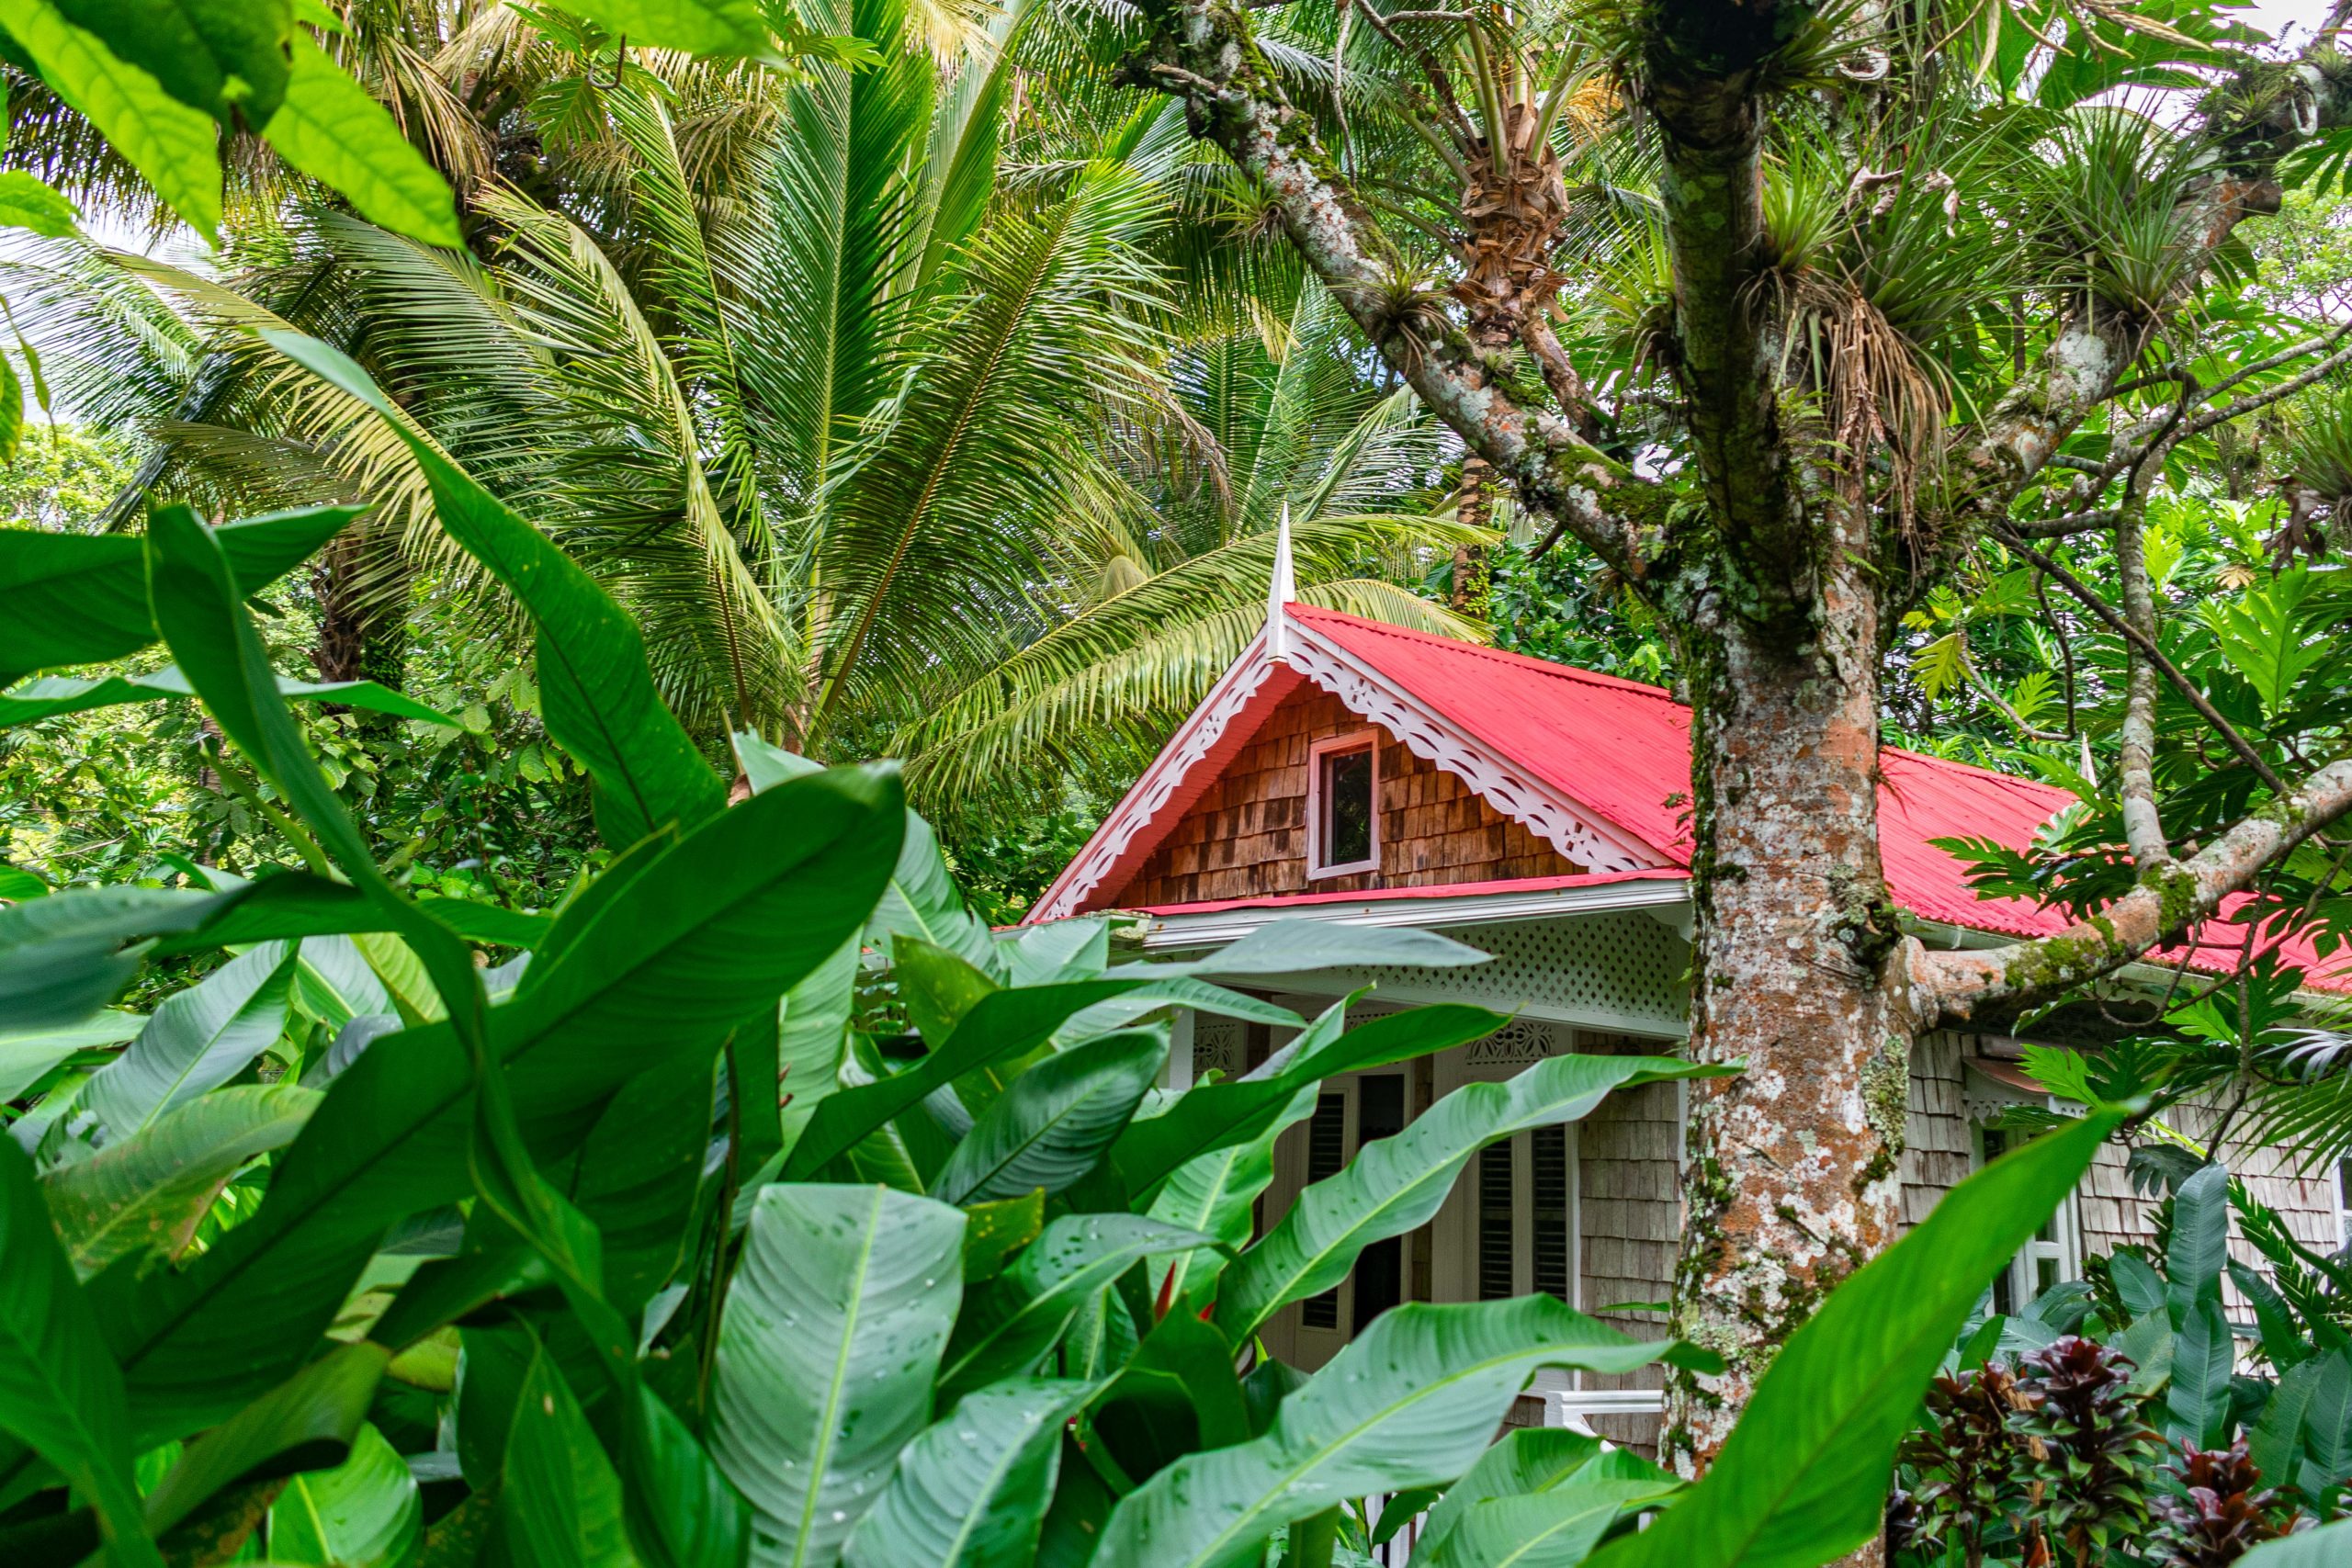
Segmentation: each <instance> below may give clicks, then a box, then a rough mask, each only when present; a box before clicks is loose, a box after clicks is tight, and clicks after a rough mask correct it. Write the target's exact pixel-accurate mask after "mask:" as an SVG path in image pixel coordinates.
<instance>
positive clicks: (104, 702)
mask: <svg viewBox="0 0 2352 1568" xmlns="http://www.w3.org/2000/svg"><path fill="white" fill-rule="evenodd" d="M277 690H278V693H279V694H280V695H282V696H288V697H300V698H303V699H305V700H307V701H311V702H322V703H340V704H342V705H344V706H345V707H354V708H366V709H367V710H368V711H369V712H371V713H381V714H390V715H391V716H393V717H395V718H413V719H419V720H422V721H423V722H424V723H426V724H439V725H447V726H449V727H451V728H455V727H456V726H457V723H458V721H457V720H456V719H454V718H451V717H450V716H448V715H447V714H446V713H443V712H441V711H440V710H439V709H438V708H430V707H427V706H425V705H424V704H423V703H420V702H418V701H417V700H416V699H415V698H413V697H406V696H402V695H401V694H400V693H398V692H395V691H393V690H392V689H391V688H390V687H389V686H382V685H379V684H378V683H377V682H373V681H296V680H290V679H288V678H287V677H286V676H283V675H281V676H279V677H278V680H277ZM194 694H195V691H194V689H193V688H192V687H190V686H189V685H188V683H187V678H186V677H184V676H183V675H181V674H180V672H179V671H177V670H174V669H171V668H169V667H166V668H164V669H162V670H158V671H155V672H154V673H153V674H152V675H108V676H106V677H104V678H103V679H100V680H95V681H76V680H71V679H68V678H67V677H64V676H62V675H45V676H42V677H40V678H39V679H37V680H32V681H28V682H25V683H24V684H23V685H21V686H17V687H14V688H12V689H11V690H9V691H6V692H0V729H5V728H8V727H9V726H11V725H18V724H31V723H34V722H36V721H37V720H40V719H44V718H55V717H57V716H59V715H61V714H69V713H88V712H91V711H92V710H93V709H96V708H107V707H119V706H121V705H123V704H125V703H153V702H167V701H170V700H172V699H174V698H177V697H187V696H193V695H194Z"/></svg>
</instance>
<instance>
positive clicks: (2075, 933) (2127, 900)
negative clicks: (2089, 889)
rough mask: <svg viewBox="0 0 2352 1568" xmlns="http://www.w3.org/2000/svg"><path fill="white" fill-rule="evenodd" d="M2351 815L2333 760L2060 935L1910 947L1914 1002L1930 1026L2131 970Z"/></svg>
mask: <svg viewBox="0 0 2352 1568" xmlns="http://www.w3.org/2000/svg"><path fill="white" fill-rule="evenodd" d="M2347 811H2352V759H2346V760H2343V761H2335V762H2331V763H2329V764H2328V765H2327V766H2325V767H2324V768H2322V769H2320V770H2319V771H2318V772H2317V773H2313V774H2312V776H2311V777H2310V778H2309V779H2307V780H2305V781H2304V783H2303V785H2302V787H2301V789H2299V790H2297V791H2295V792H2294V793H2292V794H2290V795H2281V796H2280V797H2279V798H2278V799H2276V800H2273V801H2272V802H2270V804H2269V805H2267V806H2266V807H2263V809H2261V810H2260V811H2257V812H2256V813H2255V814H2254V815H2253V816H2250V817H2247V818H2244V819H2243V820H2241V821H2239V822H2238V823H2237V824H2236V825H2235V826H2233V827H2232V828H2231V829H2229V831H2227V832H2225V833H2223V834H2222V836H2221V837H2220V838H2218V839H2215V840H2213V841H2212V842H2211V844H2209V845H2207V846H2206V847H2205V848H2204V849H2202V850H2200V851H2199V852H2197V853H2196V854H2194V855H2191V856H2189V857H2188V859H2186V860H2180V861H2175V862H2173V863H2171V864H2169V865H2165V866H2158V867H2151V868H2149V869H2147V870H2145V871H2143V872H2142V874H2141V877H2140V883H2139V886H2136V887H2134V888H2132V890H2131V892H2129V893H2126V894H2124V895H2123V896H2122V897H2120V898H2117V899H2115V900H2114V901H2113V902H2111V903H2109V905H2108V906H2107V907H2106V908H2103V909H2101V910H2100V911H2099V912H2098V914H2097V915H2096V916H2093V917H2092V918H2091V919H2086V920H2079V921H2077V922H2075V924H2074V925H2072V926H2069V927H2068V928H2067V929H2066V930H2065V931H2062V932H2060V933H2059V934H2058V935H2056V936H2048V937H2038V938H2035V939H2034V940H2032V941H2030V942H2010V943H2007V944H2005V945H2003V946H2000V947H1996V948H1984V949H1979V950H1976V951H1973V952H1958V953H1930V952H1928V951H1927V950H1926V949H1925V948H1918V947H1915V948H1914V950H1913V952H1912V962H1911V978H1912V986H1913V1006H1914V1009H1915V1010H1916V1011H1917V1015H1918V1017H1919V1018H1920V1019H1921V1020H1923V1021H1925V1022H1927V1023H1932V1021H1935V1020H1936V1019H1938V1018H1948V1019H1953V1020H1961V1021H1965V1020H1968V1019H1972V1018H1975V1017H1977V1016H1979V1015H1980V1014H1983V1013H1985V1011H1986V1010H1992V1009H2007V1008H2011V1007H2017V1006H2022V1005H2025V1004H2028V1003H2031V1002H2035V1001H2041V1000H2045V999H2047V998H2052V997H2055V996H2059V995H2061V994H2063V993H2064V992H2065V991H2067V990H2069V989H2071V988H2073V987H2076V986H2079V985H2082V984H2084V983H2085V982H2086V981H2089V980H2095V979H2097V978H2098V977H2099V976H2102V975H2105V974H2109V973H2110V972H2112V971H2113V970H2115V969H2118V968H2120V967H2121V966H2122V965H2123V964H2129V963H2130V962H2131V961H2132V960H2133V959H2135V958H2137V957H2139V956H2140V955H2141V954H2143V953H2146V952H2148V951H2149V950H2150V949H2151V948H2154V947H2156V946H2158V945H2159V944H2161V943H2163V942H2166V941H2169V940H2171V939H2172V938H2174V937H2176V936H2177V935H2178V934H2180V933H2181V932H2183V931H2188V930H2190V929H2192V928H2194V927H2195V926H2197V925H2198V924H2199V923H2201V922H2202V921H2204V920H2207V919H2211V918H2212V916H2214V915H2215V914H2217V913H2219V912H2220V910H2221V908H2222V903H2223V902H2224V901H2226V900H2227V899H2228V898H2229V897H2231V896H2232V895H2233V894H2237V893H2243V892H2245V890H2246V889H2247V888H2248V887H2249V886H2251V885H2252V884H2253V882H2254V879H2255V877H2256V875H2257V874H2259V873H2260V872H2261V871H2262V869H2263V868H2264V867H2265V866H2267V865H2268V864H2270V863H2272V862H2273V861H2276V860H2277V859H2278V857H2279V856H2281V855H2283V854H2286V853H2287V852H2290V851H2291V850H2293V849H2294V848H2295V847H2296V846H2297V845H2299V844H2301V843H2302V842H2303V841H2304V840H2307V839H2310V838H2311V837H2312V835H2314V834H2316V833H2319V832H2321V831H2323V830H2324V829H2326V828H2327V827H2328V825H2329V824H2331V823H2333V822H2335V820H2336V819H2337V818H2341V817H2342V816H2344V815H2345V813H2346V812H2347Z"/></svg>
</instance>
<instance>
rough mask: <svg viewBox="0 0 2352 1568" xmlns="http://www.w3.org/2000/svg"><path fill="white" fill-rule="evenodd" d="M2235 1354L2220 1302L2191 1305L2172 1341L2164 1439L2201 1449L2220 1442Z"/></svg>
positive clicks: (2203, 1300) (2211, 1300) (2206, 1298)
mask: <svg viewBox="0 0 2352 1568" xmlns="http://www.w3.org/2000/svg"><path fill="white" fill-rule="evenodd" d="M2237 1355H2238V1352H2237V1341H2236V1339H2235V1338H2234V1337H2233V1336H2232V1335H2231V1333H2230V1320H2229V1319H2228V1318H2227V1317H2226V1316H2224V1315H2223V1314H2222V1303H2221V1302H2220V1300H2219V1299H2218V1298H2216V1297H2211V1296H2202V1297H2199V1299H2198V1300H2196V1301H2194V1302H2192V1303H2189V1306H2188V1312H2187V1313H2186V1314H2184V1315H2183V1317H2182V1319H2181V1325H2180V1329H2179V1332H2178V1333H2177V1334H2175V1335H2174V1336H2173V1342H2172V1380H2171V1382H2170V1384H2169V1385H2168V1386H2167V1387H2166V1389H2165V1437H2167V1438H2171V1439H2172V1440H2174V1441H2175V1442H2185V1443H2191V1444H2194V1445H2196V1446H2197V1447H2199V1448H2211V1447H2214V1446H2216V1445H2217V1444H2219V1443H2220V1442H2221V1441H2222V1437H2223V1432H2222V1427H2223V1426H2224V1424H2225V1423H2226V1422H2227V1421H2228V1419H2229V1415H2230V1373H2231V1372H2232V1371H2234V1370H2235V1369H2236V1366H2237Z"/></svg>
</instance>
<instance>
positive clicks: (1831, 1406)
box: [1592, 1110, 2123, 1568]
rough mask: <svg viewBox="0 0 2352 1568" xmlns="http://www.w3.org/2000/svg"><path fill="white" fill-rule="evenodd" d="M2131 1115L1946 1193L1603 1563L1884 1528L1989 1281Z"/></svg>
mask: <svg viewBox="0 0 2352 1568" xmlns="http://www.w3.org/2000/svg"><path fill="white" fill-rule="evenodd" d="M2122 1119H2123V1112H2122V1111H2116V1110H2099V1111H2092V1112H2091V1113H2090V1114H2089V1115H2087V1116H2086V1117H2084V1118H2083V1119H2082V1120H2081V1121H2080V1122H2075V1124H2074V1125H2073V1126H2071V1127H2068V1128H2066V1129H2064V1131H2062V1132H2058V1133H2053V1134H2050V1135H2049V1136H2047V1137H2043V1138H2039V1139H2037V1140H2035V1141H2034V1142H2032V1143H2030V1144H2028V1145H2025V1146H2024V1147H2022V1148H2018V1149H2015V1150H2012V1151H2011V1152H2009V1153H2007V1154H2006V1155H2003V1156H2001V1157H2000V1158H1999V1159H1996V1160H1995V1161H1993V1162H1992V1163H1991V1164H1989V1165H1987V1166H1986V1167H1985V1168H1984V1169H1983V1170H1980V1171H1978V1172H1977V1173H1976V1174H1975V1175H1974V1176H1972V1177H1970V1178H1969V1179H1967V1180H1966V1181H1963V1182H1962V1183H1961V1184H1960V1185H1959V1186H1958V1187H1955V1188H1953V1189H1952V1190H1951V1191H1950V1192H1948V1193H1946V1194H1944V1197H1943V1201H1941V1202H1939V1203H1938V1204H1937V1205H1936V1207H1935V1209H1934V1210H1933V1211H1932V1212H1931V1213H1929V1214H1928V1217H1927V1219H1926V1220H1924V1221H1922V1222H1921V1223H1920V1224H1918V1225H1917V1227H1915V1228H1914V1229H1913V1230H1912V1232H1911V1234H1910V1235H1906V1236H1905V1237H1904V1238H1903V1239H1902V1240H1901V1241H1899V1242H1897V1243H1895V1244H1894V1247H1890V1248H1888V1249H1887V1250H1886V1251H1885V1252H1884V1253H1882V1254H1881V1255H1880V1256H1879V1257H1878V1258H1875V1259H1873V1260H1872V1261H1871V1262H1870V1263H1868V1264H1866V1265H1865V1266H1863V1268H1862V1269H1860V1270H1859V1271H1857V1272H1856V1273H1855V1274H1854V1275H1853V1276H1852V1277H1851V1278H1849V1279H1848V1280H1846V1282H1845V1283H1844V1284H1842V1285H1840V1286H1838V1289H1837V1290H1835V1291H1833V1292H1830V1295H1829V1299H1828V1300H1827V1301H1826V1302H1825V1303H1823V1304H1822V1305H1821V1307H1820V1309H1819V1310H1818V1311H1816V1312H1815V1314H1813V1316H1812V1317H1811V1318H1809V1319H1807V1320H1806V1321H1805V1323H1804V1325H1803V1326H1801V1327H1800V1328H1798V1330H1797V1331H1796V1332H1795V1333H1794V1334H1793V1335H1792V1336H1790V1337H1789V1340H1788V1343H1787V1344H1785V1345H1784V1346H1782V1347H1781V1352H1780V1354H1779V1355H1777V1356H1776V1357H1774V1358H1773V1359H1772V1365H1771V1368H1770V1371H1767V1372H1766V1373H1765V1375H1764V1377H1763V1380H1762V1381H1761V1382H1758V1384H1757V1388H1756V1393H1754V1395H1753V1396H1751V1397H1750V1398H1749V1400H1748V1402H1747V1410H1746V1411H1745V1412H1744V1413H1743V1414H1742V1416H1740V1419H1739V1422H1738V1424H1737V1425H1736V1426H1735V1427H1733V1428H1732V1433H1731V1437H1730V1438H1729V1439H1728V1440H1727V1441H1726V1442H1725V1443H1724V1448H1723V1451H1722V1452H1721V1453H1720V1454H1718V1455H1717V1456H1716V1458H1715V1462H1714V1464H1713V1466H1712V1467H1711V1468H1710V1469H1709V1470H1708V1472H1707V1473H1706V1475H1705V1476H1704V1478H1702V1480H1701V1481H1700V1483H1699V1484H1698V1485H1697V1486H1695V1487H1694V1488H1692V1489H1691V1491H1690V1492H1689V1493H1687V1494H1685V1495H1683V1497H1682V1499H1681V1501H1679V1502H1678V1503H1676V1504H1675V1505H1674V1506H1671V1507H1668V1508H1667V1509H1666V1510H1665V1511H1664V1512H1663V1513H1661V1514H1660V1515H1659V1516H1658V1517H1657V1518H1656V1519H1655V1520H1653V1521H1652V1522H1651V1524H1650V1526H1649V1528H1648V1529H1645V1530H1643V1531H1642V1532H1641V1534H1639V1535H1637V1536H1634V1537H1633V1538H1632V1539H1631V1540H1621V1541H1616V1542H1613V1543H1611V1544H1610V1545H1608V1546H1605V1547H1603V1548H1601V1550H1600V1552H1599V1554H1598V1555H1596V1556H1595V1557H1594V1558H1593V1559H1592V1563H1593V1568H1733V1565H1734V1564H1737V1565H1738V1568H1817V1565H1818V1564H1820V1563H1823V1562H1828V1561H1830V1560H1831V1559H1833V1558H1835V1557H1836V1556H1837V1555H1838V1553H1840V1552H1843V1551H1850V1550H1851V1549H1852V1548H1854V1547H1856V1546H1859V1545H1860V1544H1861V1543H1862V1542H1863V1541H1865V1540H1871V1538H1873V1537H1874V1536H1876V1535H1877V1534H1878V1532H1879V1530H1880V1529H1881V1528H1882V1527H1883V1523H1884V1515H1885V1498H1886V1487H1887V1480H1888V1477H1889V1476H1890V1475H1891V1474H1892V1473H1893V1472H1894V1450H1895V1445H1896V1444H1897V1443H1899V1442H1900V1441H1901V1440H1902V1438H1903V1435H1904V1433H1905V1432H1906V1431H1908V1430H1909V1429H1910V1426H1911V1418H1912V1415H1913V1413H1914V1412H1915V1411H1916V1410H1917V1406H1918V1402H1919V1397H1920V1394H1921V1392H1922V1391H1923V1390H1925V1389H1926V1387H1927V1386H1928V1379H1929V1378H1931V1377H1933V1376H1934V1375H1935V1372H1936V1369H1937V1367H1938V1366H1939V1365H1940V1364H1941V1363H1942V1360H1943V1357H1944V1353H1945V1351H1946V1350H1948V1349H1949V1348H1951V1342H1952V1339H1953V1337H1955V1336H1956V1335H1958V1334H1959V1332H1960V1328H1961V1325H1962V1324H1963V1323H1964V1322H1966V1321H1967V1318H1968V1314H1969V1312H1970V1310H1971V1309H1972V1308H1973V1307H1974V1306H1975V1304H1976V1303H1977V1301H1978V1300H1979V1298H1981V1297H1982V1296H1983V1295H1984V1293H1985V1281H1986V1280H1990V1279H1991V1278H1992V1277H1993V1276H1994V1275H1995V1274H1996V1272H1998V1271H1999V1270H2000V1269H2001V1268H2002V1267H2003V1266H2004V1265H2005V1264H2007V1262H2008V1260H2009V1259H2010V1258H2013V1257H2015V1256H2016V1255H2017V1250H2018V1247H2023V1246H2024V1245H2025V1243H2026V1241H2027V1239H2028V1238H2029V1237H2030V1236H2031V1235H2033V1233H2034V1232H2035V1231H2037V1230H2039V1229H2040V1228H2041V1225H2042V1224H2044V1223H2045V1222H2046V1221H2047V1220H2048V1219H2049V1217H2050V1213H2051V1211H2052V1210H2053V1209H2055V1208H2056V1207H2057V1206H2058V1204H2059V1202H2060V1201H2061V1200H2063V1199H2064V1197H2065V1195H2066V1194H2067V1193H2068V1192H2069V1191H2071V1190H2073V1189H2074V1186H2075V1182H2076V1181H2078V1180H2080V1179H2082V1174H2083V1172H2084V1171H2085V1170H2086V1169H2087V1168H2089V1166H2090V1162H2091V1156H2092V1155H2093V1154H2094V1153H2095V1152H2096V1151H2097V1150H2098V1146H2099V1145H2100V1143H2101V1142H2103V1141H2104V1140H2105V1139H2106V1137H2107V1135H2108V1134H2109V1133H2111V1132H2113V1131H2114V1130H2115V1127H2116V1125H2117V1124H2118V1123H2119V1122H2121V1121H2122Z"/></svg>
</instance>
